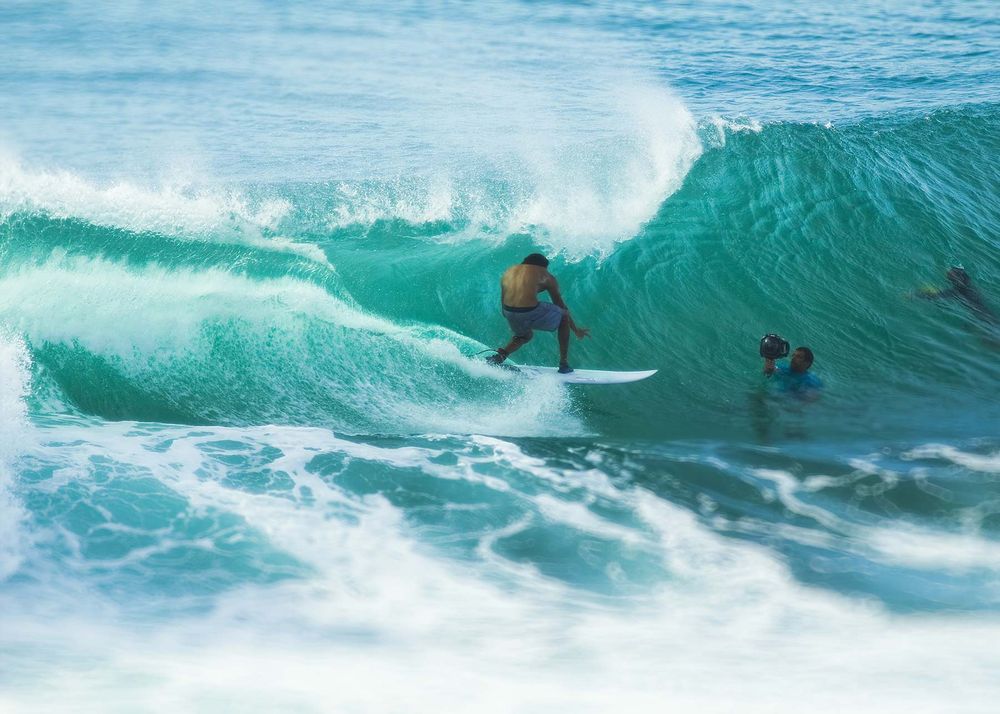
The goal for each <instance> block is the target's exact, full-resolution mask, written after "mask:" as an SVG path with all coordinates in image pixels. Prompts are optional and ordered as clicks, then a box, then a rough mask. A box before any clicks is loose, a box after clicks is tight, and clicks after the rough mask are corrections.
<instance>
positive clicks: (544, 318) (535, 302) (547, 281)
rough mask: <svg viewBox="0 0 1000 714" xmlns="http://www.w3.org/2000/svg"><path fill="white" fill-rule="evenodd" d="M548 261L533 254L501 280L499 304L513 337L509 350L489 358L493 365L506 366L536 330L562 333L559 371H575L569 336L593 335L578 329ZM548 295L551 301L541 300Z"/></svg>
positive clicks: (500, 350)
mask: <svg viewBox="0 0 1000 714" xmlns="http://www.w3.org/2000/svg"><path fill="white" fill-rule="evenodd" d="M548 267H549V261H548V258H546V257H545V256H544V255H542V254H541V253H532V254H531V255H529V256H527V257H526V258H525V259H524V260H523V261H521V262H520V263H519V264H518V265H512V266H511V267H509V268H507V270H506V271H505V272H504V274H503V277H501V278H500V302H501V307H502V309H503V316H504V317H505V318H507V324H509V325H510V329H511V331H512V332H513V333H514V336H513V337H511V339H510V342H509V343H508V344H507V346H506V347H498V348H497V353H496V354H495V355H493V356H491V357H489V358H488V361H489V362H491V363H492V364H503V362H504V360H506V359H507V358H508V357H509V356H510V355H511V354H512V353H513V352H516V351H517V350H519V349H520V348H521V347H522V346H523V345H525V344H527V343H528V342H530V341H531V338H532V336H533V334H534V330H545V331H546V332H553V331H555V330H558V334H559V372H560V373H561V374H568V373H569V372H572V371H573V368H572V367H570V366H569V333H570V330H572V331H573V334H575V335H576V337H577V339H579V340H582V339H583V338H584V337H587V336H588V335H589V334H590V330H588V329H587V328H586V327H577V325H576V323H575V322H573V318H572V316H570V314H569V308H568V307H566V303H565V302H563V299H562V294H561V293H560V292H559V283H558V281H556V278H555V276H554V275H553V274H552V273H550V272H549V271H548ZM541 292H548V294H549V297H551V298H552V302H543V301H540V300H539V299H538V293H541Z"/></svg>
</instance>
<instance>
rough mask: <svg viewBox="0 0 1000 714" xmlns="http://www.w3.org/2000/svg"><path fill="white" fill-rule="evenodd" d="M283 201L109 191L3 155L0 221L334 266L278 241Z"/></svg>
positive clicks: (186, 190)
mask: <svg viewBox="0 0 1000 714" xmlns="http://www.w3.org/2000/svg"><path fill="white" fill-rule="evenodd" d="M291 208H292V205H291V203H290V202H289V201H287V200H285V199H281V198H271V199H263V200H259V201H254V200H251V199H250V198H249V197H247V196H246V195H244V194H242V193H241V192H239V191H236V190H228V191H214V192H213V191H210V190H196V189H194V188H193V187H192V186H191V185H190V184H188V183H185V182H172V183H164V184H163V185H161V186H159V187H157V188H146V187H142V186H139V185H137V184H135V183H129V182H126V181H118V182H116V183H111V184H109V185H106V186H101V185H99V184H97V183H94V182H91V181H88V180H86V179H84V178H83V177H81V176H78V175H77V174H75V173H73V172H71V171H66V170H54V171H45V170H31V169H26V168H25V167H24V166H23V165H22V164H21V163H20V162H19V161H18V160H17V159H16V158H14V157H11V156H9V155H8V156H4V155H0V218H3V219H7V218H9V217H10V216H11V215H13V214H15V213H19V212H27V213H42V214H45V215H48V216H51V217H53V218H76V219H81V220H84V221H87V222H88V223H91V224H94V225H99V226H106V227H113V228H124V229H126V230H130V231H136V232H156V233H162V234H165V235H169V236H173V237H177V238H183V239H189V240H192V239H197V240H207V241H212V242H220V243H242V244H248V245H251V246H255V247H260V248H267V249H270V250H287V251H291V252H295V253H299V254H301V255H304V256H305V257H308V258H311V259H313V260H317V261H319V262H322V263H327V262H328V261H327V259H326V256H325V255H324V254H323V252H322V251H321V250H319V249H318V248H316V247H315V246H312V245H307V244H299V243H296V242H294V241H292V240H289V239H287V238H283V237H281V236H277V235H274V233H275V232H276V231H277V230H278V229H279V226H280V224H281V222H282V219H283V218H284V217H285V216H286V215H287V214H288V212H289V211H290V210H291Z"/></svg>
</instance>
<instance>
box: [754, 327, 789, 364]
mask: <svg viewBox="0 0 1000 714" xmlns="http://www.w3.org/2000/svg"><path fill="white" fill-rule="evenodd" d="M788 349H789V348H788V341H787V340H784V339H782V338H781V336H780V335H776V334H774V333H773V332H772V333H768V334H766V335H764V336H763V337H761V338H760V356H761V357H763V358H764V359H781V358H782V357H787V356H788Z"/></svg>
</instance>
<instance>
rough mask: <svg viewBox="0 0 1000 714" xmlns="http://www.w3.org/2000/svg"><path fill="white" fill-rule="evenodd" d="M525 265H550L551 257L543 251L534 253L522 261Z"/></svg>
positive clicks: (541, 266) (540, 266)
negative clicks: (546, 255)
mask: <svg viewBox="0 0 1000 714" xmlns="http://www.w3.org/2000/svg"><path fill="white" fill-rule="evenodd" d="M521 263H523V264H524V265H537V266H538V267H539V268H547V267H549V259H548V258H546V257H545V256H544V255H542V254H541V253H532V254H531V255H529V256H526V257H525V259H524V260H522V261H521Z"/></svg>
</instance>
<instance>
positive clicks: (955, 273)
mask: <svg viewBox="0 0 1000 714" xmlns="http://www.w3.org/2000/svg"><path fill="white" fill-rule="evenodd" d="M948 280H949V281H950V282H951V284H952V285H954V286H955V287H956V288H967V287H969V283H971V282H972V278H970V277H969V274H968V273H967V272H965V268H963V267H962V266H961V265H953V266H951V268H949V269H948Z"/></svg>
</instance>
